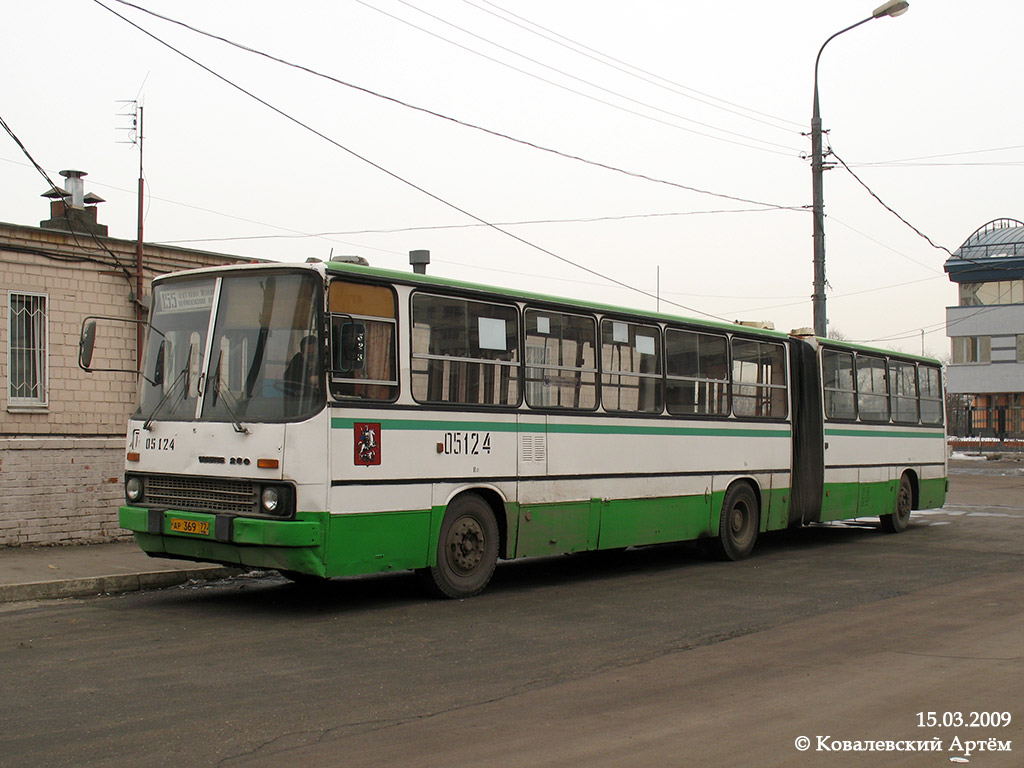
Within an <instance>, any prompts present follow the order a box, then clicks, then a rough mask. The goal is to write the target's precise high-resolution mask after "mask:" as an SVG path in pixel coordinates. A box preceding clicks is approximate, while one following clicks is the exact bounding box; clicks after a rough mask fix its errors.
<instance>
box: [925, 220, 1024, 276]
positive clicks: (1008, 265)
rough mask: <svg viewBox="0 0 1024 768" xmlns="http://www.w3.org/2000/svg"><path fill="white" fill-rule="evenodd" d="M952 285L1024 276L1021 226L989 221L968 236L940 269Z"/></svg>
mask: <svg viewBox="0 0 1024 768" xmlns="http://www.w3.org/2000/svg"><path fill="white" fill-rule="evenodd" d="M943 268H944V269H945V270H946V272H947V273H948V274H949V279H950V280H952V281H953V282H955V283H986V282H994V281H997V280H1018V279H1020V278H1022V277H1024V223H1022V222H1020V221H1017V220H1016V219H993V220H992V221H990V222H989V223H988V224H985V225H984V226H983V227H980V228H979V229H977V230H976V231H975V232H974V234H972V235H971V236H970V237H968V238H967V239H966V240H965V241H964V243H963V245H961V246H960V247H959V248H957V249H956V251H955V252H954V253H953V255H952V256H951V257H950V258H948V259H946V263H945V265H944V266H943Z"/></svg>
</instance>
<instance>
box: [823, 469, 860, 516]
mask: <svg viewBox="0 0 1024 768" xmlns="http://www.w3.org/2000/svg"><path fill="white" fill-rule="evenodd" d="M825 479H826V481H827V482H826V483H825V493H824V496H823V498H822V500H821V514H820V516H819V517H818V518H817V519H816V522H817V521H819V520H820V521H821V522H828V521H829V520H843V519H845V518H848V517H855V516H856V515H857V504H858V502H859V498H860V497H859V490H858V472H857V468H856V467H852V468H851V467H841V468H830V469H826V470H825Z"/></svg>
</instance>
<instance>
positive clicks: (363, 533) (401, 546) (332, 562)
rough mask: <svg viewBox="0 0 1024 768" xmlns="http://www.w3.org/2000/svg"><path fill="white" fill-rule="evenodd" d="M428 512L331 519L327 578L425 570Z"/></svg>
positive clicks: (376, 513)
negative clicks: (414, 569) (417, 569)
mask: <svg viewBox="0 0 1024 768" xmlns="http://www.w3.org/2000/svg"><path fill="white" fill-rule="evenodd" d="M430 522H431V510H429V509H426V510H411V511H407V512H406V511H402V512H371V513H368V514H344V515H332V516H331V518H330V530H329V532H328V537H327V539H328V541H327V558H326V559H327V575H328V576H350V575H354V574H360V573H380V572H383V571H400V570H406V569H412V568H425V567H426V566H427V558H428V549H429V548H428V541H429V537H430Z"/></svg>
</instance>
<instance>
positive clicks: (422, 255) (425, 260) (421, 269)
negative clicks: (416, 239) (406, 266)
mask: <svg viewBox="0 0 1024 768" xmlns="http://www.w3.org/2000/svg"><path fill="white" fill-rule="evenodd" d="M409 263H410V264H412V271H413V272H415V273H416V274H417V275H425V274H427V264H429V263H430V251H409Z"/></svg>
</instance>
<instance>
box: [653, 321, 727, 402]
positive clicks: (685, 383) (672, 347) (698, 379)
mask: <svg viewBox="0 0 1024 768" xmlns="http://www.w3.org/2000/svg"><path fill="white" fill-rule="evenodd" d="M665 373H666V375H667V378H668V381H667V390H666V392H665V397H666V400H667V402H668V412H669V413H671V414H675V415H677V416H690V415H707V416H727V415H728V414H729V340H728V338H726V337H725V336H718V335H713V334H708V333H696V332H694V331H680V330H676V329H675V328H669V329H668V330H666V331H665Z"/></svg>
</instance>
